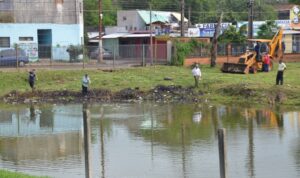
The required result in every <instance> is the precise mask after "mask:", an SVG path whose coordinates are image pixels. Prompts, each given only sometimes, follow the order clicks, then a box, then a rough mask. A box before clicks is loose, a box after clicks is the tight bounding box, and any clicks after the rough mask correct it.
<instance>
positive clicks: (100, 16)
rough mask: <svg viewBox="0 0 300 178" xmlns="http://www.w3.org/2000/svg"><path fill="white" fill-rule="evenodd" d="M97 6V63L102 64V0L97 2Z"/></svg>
mask: <svg viewBox="0 0 300 178" xmlns="http://www.w3.org/2000/svg"><path fill="white" fill-rule="evenodd" d="M98 3H99V4H98V5H99V55H98V62H99V63H102V62H103V53H102V16H103V15H102V0H99V1H98Z"/></svg>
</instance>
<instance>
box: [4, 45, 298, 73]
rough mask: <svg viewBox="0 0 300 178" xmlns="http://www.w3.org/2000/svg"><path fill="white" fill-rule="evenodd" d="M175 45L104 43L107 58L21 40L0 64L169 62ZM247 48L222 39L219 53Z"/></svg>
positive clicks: (93, 49)
mask: <svg viewBox="0 0 300 178" xmlns="http://www.w3.org/2000/svg"><path fill="white" fill-rule="evenodd" d="M285 46H286V53H293V54H300V41H295V40H294V41H292V42H289V41H287V42H285ZM172 49H173V48H171V47H168V46H167V44H154V45H153V47H152V49H151V46H150V45H149V44H147V45H146V44H144V45H143V44H131V45H122V44H111V45H107V44H106V45H103V49H102V50H101V51H102V56H103V60H102V61H100V60H99V54H100V53H99V51H100V50H99V47H98V46H92V45H91V46H49V45H32V44H19V45H15V46H14V48H9V49H0V67H17V68H18V67H22V66H24V65H25V66H29V67H31V66H34V67H39V66H44V67H47V66H49V67H52V66H54V67H55V66H57V67H61V68H72V67H80V68H85V67H99V66H101V67H108V68H115V67H124V66H130V65H135V66H136V65H140V66H143V65H147V64H168V63H170V62H171V58H172V54H173V53H174V50H173V51H172ZM246 49H247V44H245V43H244V44H236V43H232V44H225V43H219V44H218V48H217V52H218V55H219V56H239V55H241V54H243V53H244V52H245V51H246ZM209 56H210V46H204V47H197V48H195V49H193V51H192V52H191V53H190V54H189V55H188V57H189V58H205V57H209Z"/></svg>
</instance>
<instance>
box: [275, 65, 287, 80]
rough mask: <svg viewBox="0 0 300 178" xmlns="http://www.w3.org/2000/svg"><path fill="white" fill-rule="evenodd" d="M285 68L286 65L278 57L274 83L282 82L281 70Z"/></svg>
mask: <svg viewBox="0 0 300 178" xmlns="http://www.w3.org/2000/svg"><path fill="white" fill-rule="evenodd" d="M285 69H286V65H285V64H284V63H283V62H282V60H281V59H280V60H279V64H278V71H277V76H276V85H279V84H280V85H282V84H283V71H284V70H285Z"/></svg>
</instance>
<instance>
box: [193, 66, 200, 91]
mask: <svg viewBox="0 0 300 178" xmlns="http://www.w3.org/2000/svg"><path fill="white" fill-rule="evenodd" d="M192 74H193V76H194V79H195V87H198V86H199V80H200V78H201V70H200V68H199V65H198V64H196V65H195V66H194V68H193V70H192Z"/></svg>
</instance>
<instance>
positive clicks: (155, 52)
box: [154, 40, 157, 65]
mask: <svg viewBox="0 0 300 178" xmlns="http://www.w3.org/2000/svg"><path fill="white" fill-rule="evenodd" d="M156 60H157V40H155V45H154V65H155V63H156Z"/></svg>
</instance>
